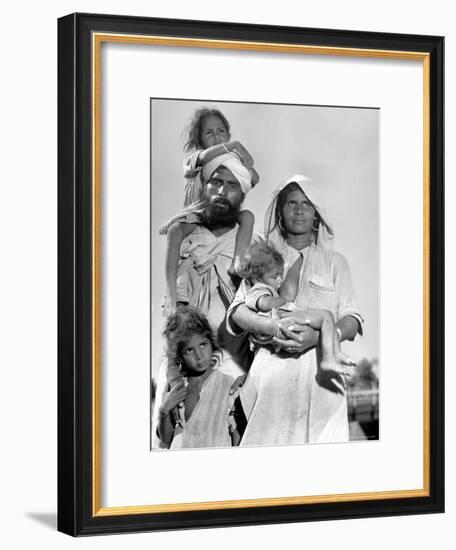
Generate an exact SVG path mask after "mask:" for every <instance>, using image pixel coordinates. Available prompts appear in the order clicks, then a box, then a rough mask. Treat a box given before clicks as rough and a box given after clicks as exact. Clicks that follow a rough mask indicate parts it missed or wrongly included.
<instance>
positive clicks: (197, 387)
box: [150, 98, 381, 451]
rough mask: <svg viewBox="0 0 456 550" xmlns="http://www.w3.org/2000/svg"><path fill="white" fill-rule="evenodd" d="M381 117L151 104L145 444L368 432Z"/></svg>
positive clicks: (241, 442)
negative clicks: (148, 411) (148, 414)
mask: <svg viewBox="0 0 456 550" xmlns="http://www.w3.org/2000/svg"><path fill="white" fill-rule="evenodd" d="M380 118H381V110H380V109H379V108H376V107H375V106H372V107H358V106H356V105H354V106H345V105H295V104H272V103H251V102H245V103H244V102H226V101H217V100H216V99H204V100H200V101H195V100H186V99H181V100H177V99H167V98H151V101H150V173H151V182H150V184H151V190H150V197H151V224H150V246H151V252H150V258H151V265H150V270H151V288H150V295H151V319H150V326H151V339H150V341H151V350H150V351H151V353H150V357H151V380H150V383H151V391H150V396H151V422H150V426H151V433H150V446H151V450H153V451H155V450H159V449H161V450H167V449H169V450H173V449H196V448H199V449H204V448H214V447H231V446H233V447H237V446H239V447H251V446H264V447H269V446H273V445H300V444H309V443H311V444H321V443H347V442H351V441H358V442H360V441H366V442H368V441H370V440H378V439H379V438H380V431H381V426H379V385H380V378H381V376H380V371H381V361H380V358H379V337H380V335H379V321H378V319H379V214H380V213H379V184H380V183H379V182H380V175H379V154H380V152H379V147H380Z"/></svg>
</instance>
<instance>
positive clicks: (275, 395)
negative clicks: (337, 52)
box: [228, 175, 362, 446]
mask: <svg viewBox="0 0 456 550" xmlns="http://www.w3.org/2000/svg"><path fill="white" fill-rule="evenodd" d="M316 187H317V186H316V184H315V183H314V182H312V181H310V180H309V179H308V178H306V177H304V176H300V175H297V176H293V177H291V178H289V179H288V180H287V181H286V182H284V183H283V184H281V185H280V186H279V187H278V188H277V190H276V191H275V193H274V195H273V199H272V202H271V204H270V206H269V208H268V210H267V212H266V217H265V238H266V239H267V241H268V242H269V243H271V244H272V245H273V246H274V247H275V248H276V249H277V250H278V251H279V252H280V253H281V254H282V256H283V258H284V262H285V271H286V272H287V279H288V280H289V281H293V280H295V281H296V284H295V285H294V288H291V289H289V292H291V294H293V295H294V304H295V306H296V307H297V308H298V309H297V311H294V312H291V313H290V314H289V315H288V316H285V317H283V318H281V319H273V318H265V317H260V316H258V315H257V314H256V313H254V312H253V311H251V310H249V309H248V307H247V306H246V305H245V304H243V303H242V298H241V297H239V296H237V297H236V298H235V300H234V302H233V304H232V305H231V307H230V310H229V312H228V323H229V327H230V329H231V330H234V331H237V333H239V332H241V331H245V332H254V333H255V332H257V333H263V334H269V335H271V336H275V337H276V341H277V342H280V343H281V344H282V345H283V350H282V352H279V353H275V352H274V350H273V349H272V348H270V347H267V346H265V347H260V348H259V349H258V351H257V353H256V356H255V359H254V362H253V364H252V366H251V368H250V371H249V374H248V377H247V379H246V382H245V384H244V387H243V388H242V391H241V402H242V405H243V408H244V412H245V414H246V417H247V427H246V430H245V433H244V435H243V438H242V441H241V445H244V446H246V445H284V444H296V443H317V442H335V441H348V437H349V434H348V415H347V400H346V392H345V380H344V377H343V376H341V375H340V374H339V373H337V372H335V371H323V370H322V369H321V368H320V357H319V353H318V349H314V347H315V346H316V345H317V344H318V340H319V334H318V332H313V331H312V329H309V328H307V329H304V328H303V323H304V322H305V318H306V314H305V311H301V312H300V309H301V310H305V309H306V308H315V309H326V310H328V311H330V312H331V313H332V314H333V316H334V319H335V320H336V327H337V334H338V337H339V340H340V341H343V340H347V339H349V340H352V339H354V337H355V336H356V334H357V333H358V332H361V323H362V318H361V315H360V312H359V309H358V307H357V305H356V300H355V295H354V290H353V286H352V283H351V277H350V271H349V268H348V264H347V261H346V260H345V258H344V257H343V256H342V255H340V254H338V253H336V252H334V251H333V250H332V242H333V237H334V232H333V229H332V226H331V224H330V222H329V220H328V217H327V215H326V213H325V210H324V207H323V203H322V201H321V199H320V197H319V195H318V189H317V188H316ZM291 286H293V285H291ZM277 337H278V338H277ZM284 338H285V339H284ZM286 338H287V339H286Z"/></svg>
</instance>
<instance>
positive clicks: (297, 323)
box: [273, 312, 320, 353]
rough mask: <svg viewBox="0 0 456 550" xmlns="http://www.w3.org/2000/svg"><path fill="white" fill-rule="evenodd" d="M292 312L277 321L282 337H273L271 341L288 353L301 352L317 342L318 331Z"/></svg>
mask: <svg viewBox="0 0 456 550" xmlns="http://www.w3.org/2000/svg"><path fill="white" fill-rule="evenodd" d="M295 313H297V312H293V313H292V314H291V315H289V316H287V317H283V318H282V319H280V321H279V328H280V332H281V333H282V334H283V335H284V338H280V337H274V339H273V341H274V343H275V344H277V345H279V346H280V347H281V348H282V349H283V350H285V351H287V352H288V353H303V352H305V351H307V350H308V349H310V348H313V347H315V346H316V345H317V344H318V340H319V337H320V333H319V331H318V330H314V329H313V328H312V327H309V325H308V324H307V323H306V319H305V318H304V316H303V317H301V316H300V315H299V314H298V315H295Z"/></svg>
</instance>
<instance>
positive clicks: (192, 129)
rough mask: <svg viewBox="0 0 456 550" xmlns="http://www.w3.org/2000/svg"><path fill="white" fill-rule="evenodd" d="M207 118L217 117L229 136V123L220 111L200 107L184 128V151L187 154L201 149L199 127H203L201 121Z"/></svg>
mask: <svg viewBox="0 0 456 550" xmlns="http://www.w3.org/2000/svg"><path fill="white" fill-rule="evenodd" d="M209 116H216V117H218V118H219V119H220V120H221V121H222V124H223V126H225V128H226V131H227V133H228V135H229V134H230V123H229V122H228V120H227V118H226V117H225V115H224V114H223V113H222V112H221V111H219V110H218V109H209V108H208V107H201V109H197V110H196V111H195V112H194V113H193V116H192V118H191V120H190V122H189V124H188V126H187V128H186V133H187V138H186V139H187V141H186V142H185V145H184V151H186V152H187V153H188V152H189V151H192V150H193V149H201V147H202V143H201V127H202V125H203V120H204V119H205V118H207V117H209Z"/></svg>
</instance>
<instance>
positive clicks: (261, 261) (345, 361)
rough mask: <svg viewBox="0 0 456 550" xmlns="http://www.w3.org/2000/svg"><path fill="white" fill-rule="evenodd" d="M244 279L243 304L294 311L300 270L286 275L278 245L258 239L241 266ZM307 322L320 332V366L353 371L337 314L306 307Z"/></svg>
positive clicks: (264, 309) (259, 339)
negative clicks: (341, 335) (339, 335)
mask: <svg viewBox="0 0 456 550" xmlns="http://www.w3.org/2000/svg"><path fill="white" fill-rule="evenodd" d="M242 275H243V277H244V281H243V283H242V285H243V286H242V287H241V288H240V290H239V292H241V293H242V292H243V293H244V303H245V304H246V306H247V307H248V308H250V309H252V310H253V311H256V312H257V313H258V312H262V313H270V314H272V315H277V316H279V315H278V313H277V309H282V310H286V311H290V310H293V309H294V308H295V305H294V303H293V301H294V299H295V297H296V293H297V289H298V278H297V276H296V275H297V273H295V272H293V271H292V270H289V271H288V274H287V276H286V278H284V276H283V275H284V260H283V258H282V256H281V255H280V254H279V252H277V250H276V249H275V248H273V247H272V246H271V245H269V244H268V243H266V242H265V241H264V240H258V241H255V242H254V243H252V244H251V245H250V247H249V248H248V249H247V251H246V253H245V255H244V267H243V269H242ZM305 313H306V315H307V317H308V318H307V319H306V324H308V325H309V326H311V327H312V328H314V329H316V330H319V331H320V333H321V338H320V342H321V354H322V360H321V361H320V368H321V369H322V370H324V371H335V372H338V373H339V374H344V375H351V374H353V366H354V365H355V362H354V361H353V360H352V359H350V358H349V357H347V356H346V355H345V354H344V353H342V351H341V350H340V342H339V337H338V334H337V330H336V326H335V322H334V317H333V315H332V313H331V312H330V311H327V310H324V309H306V310H305ZM269 340H272V338H270V337H267V338H266V339H264V338H263V337H261V336H259V337H258V335H256V336H255V337H254V338H253V341H257V342H259V343H262V344H264V343H267V342H268V341H269ZM344 365H345V366H344Z"/></svg>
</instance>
